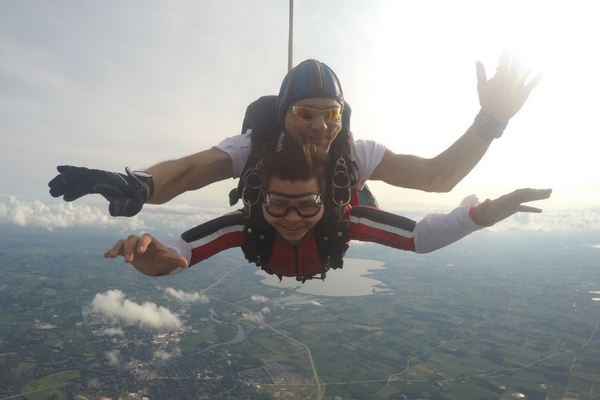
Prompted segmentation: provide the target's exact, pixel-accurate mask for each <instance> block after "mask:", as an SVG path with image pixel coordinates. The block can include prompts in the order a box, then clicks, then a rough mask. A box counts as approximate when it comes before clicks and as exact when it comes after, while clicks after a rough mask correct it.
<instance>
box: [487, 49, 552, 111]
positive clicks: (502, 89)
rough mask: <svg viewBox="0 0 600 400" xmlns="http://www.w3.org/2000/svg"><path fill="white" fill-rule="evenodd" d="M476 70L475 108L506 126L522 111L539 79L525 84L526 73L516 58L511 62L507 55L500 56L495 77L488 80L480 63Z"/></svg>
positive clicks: (527, 70) (535, 78)
mask: <svg viewBox="0 0 600 400" xmlns="http://www.w3.org/2000/svg"><path fill="white" fill-rule="evenodd" d="M476 69H477V92H478V93H479V104H480V105H481V108H483V110H484V111H485V112H487V113H488V114H490V115H491V116H492V117H494V119H495V120H496V121H498V122H508V120H509V119H511V118H512V117H513V116H514V115H515V114H516V113H517V112H518V111H519V110H520V109H521V107H523V104H525V101H526V100H527V97H529V94H530V93H531V91H532V90H533V89H535V87H536V86H537V85H538V84H539V83H540V81H541V79H542V77H541V75H539V74H538V75H536V76H534V77H533V79H532V80H530V81H529V82H527V83H525V81H527V78H528V77H529V73H530V71H529V69H527V68H524V67H523V65H522V63H521V60H519V59H518V58H517V57H513V58H512V59H511V57H510V54H508V53H504V54H502V56H501V57H500V62H499V63H498V68H497V69H496V74H494V76H493V77H492V78H490V79H489V80H488V79H487V75H486V73H485V67H484V66H483V64H482V63H481V62H479V61H478V62H477V64H476Z"/></svg>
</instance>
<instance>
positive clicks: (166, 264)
mask: <svg viewBox="0 0 600 400" xmlns="http://www.w3.org/2000/svg"><path fill="white" fill-rule="evenodd" d="M118 256H123V258H124V260H125V262H126V263H128V264H131V265H133V266H134V267H135V269H137V270H138V271H140V272H141V273H143V274H144V275H148V276H160V275H167V274H169V273H171V272H173V271H174V270H176V269H177V268H187V267H188V261H187V259H186V258H185V257H182V256H180V255H178V254H177V253H175V252H174V251H173V250H171V249H169V248H168V247H165V246H164V245H163V244H162V243H160V242H159V241H158V240H156V239H155V238H154V237H152V236H151V235H150V234H148V233H144V234H143V235H142V236H141V237H140V236H134V235H131V236H129V237H127V239H121V240H119V241H117V243H115V244H114V246H113V247H112V248H111V249H110V250H108V251H107V252H106V253H104V257H105V258H117V257H118Z"/></svg>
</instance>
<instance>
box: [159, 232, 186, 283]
mask: <svg viewBox="0 0 600 400" xmlns="http://www.w3.org/2000/svg"><path fill="white" fill-rule="evenodd" d="M161 243H162V244H163V245H164V246H165V247H167V248H169V249H171V250H173V251H174V252H175V253H177V255H180V256H182V257H185V258H186V259H187V262H188V267H189V265H190V261H191V259H192V247H191V246H190V244H189V243H187V242H186V241H185V240H183V239H182V238H177V239H166V240H161ZM186 269H187V268H177V269H174V270H173V271H171V272H170V273H169V274H168V275H175V274H178V273H180V272H181V271H185V270H186Z"/></svg>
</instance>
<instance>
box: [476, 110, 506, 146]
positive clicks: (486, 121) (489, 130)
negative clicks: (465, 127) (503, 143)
mask: <svg viewBox="0 0 600 400" xmlns="http://www.w3.org/2000/svg"><path fill="white" fill-rule="evenodd" d="M507 125H508V122H498V121H496V120H495V119H494V117H492V116H491V115H490V114H488V113H486V112H485V111H483V109H481V110H480V111H479V114H477V116H476V117H475V122H474V123H473V129H474V130H475V133H476V134H477V135H478V136H479V137H480V138H482V139H483V140H487V141H488V142H491V141H492V140H494V139H498V138H499V137H500V136H502V134H503V133H504V129H506V126H507Z"/></svg>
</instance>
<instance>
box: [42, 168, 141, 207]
mask: <svg viewBox="0 0 600 400" xmlns="http://www.w3.org/2000/svg"><path fill="white" fill-rule="evenodd" d="M56 169H57V170H58V172H60V174H59V175H57V176H56V177H55V178H54V179H52V180H51V181H50V182H48V186H49V187H50V194H51V195H52V197H60V196H63V199H64V200H65V201H74V200H77V199H78V198H80V197H82V196H85V195H86V194H92V193H98V194H101V195H102V196H104V197H105V198H106V200H108V201H109V202H110V205H109V206H108V211H109V212H110V215H112V216H113V217H120V216H122V217H133V216H134V215H136V214H137V213H139V212H140V211H141V209H142V206H143V205H144V203H145V202H146V199H147V197H148V191H147V190H146V186H144V184H143V183H142V181H140V179H139V178H138V177H136V176H135V175H134V174H133V173H132V172H131V170H130V169H129V168H125V172H127V175H123V174H118V173H116V172H108V171H102V170H99V169H88V168H82V167H73V166H71V165H59V166H58V167H56Z"/></svg>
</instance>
